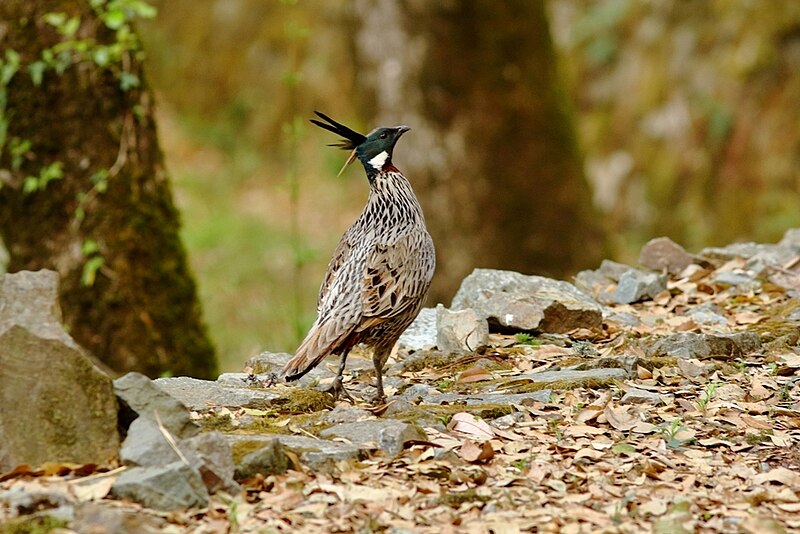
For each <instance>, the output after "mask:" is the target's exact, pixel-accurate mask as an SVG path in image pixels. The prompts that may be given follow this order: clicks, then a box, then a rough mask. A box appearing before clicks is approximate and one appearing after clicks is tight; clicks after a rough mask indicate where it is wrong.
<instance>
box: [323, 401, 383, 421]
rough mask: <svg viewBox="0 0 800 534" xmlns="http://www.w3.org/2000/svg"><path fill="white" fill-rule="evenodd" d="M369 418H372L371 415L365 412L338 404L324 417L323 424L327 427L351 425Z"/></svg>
mask: <svg viewBox="0 0 800 534" xmlns="http://www.w3.org/2000/svg"><path fill="white" fill-rule="evenodd" d="M371 417H373V415H372V413H370V412H368V411H367V410H364V409H361V408H353V407H349V406H346V405H343V404H338V405H337V406H336V407H335V408H334V409H333V410H331V411H330V412H329V413H328V415H326V416H325V418H324V422H325V423H326V424H329V425H336V424H339V423H353V422H355V421H360V420H362V419H368V418H371Z"/></svg>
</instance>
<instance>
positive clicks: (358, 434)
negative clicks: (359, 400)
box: [319, 419, 427, 455]
mask: <svg viewBox="0 0 800 534" xmlns="http://www.w3.org/2000/svg"><path fill="white" fill-rule="evenodd" d="M319 435H320V437H324V438H343V439H346V440H348V441H349V442H351V443H353V444H354V445H357V446H358V447H360V448H362V449H381V450H383V451H384V452H385V453H386V454H389V455H396V454H399V453H400V452H402V451H403V447H404V444H405V443H406V442H407V441H411V440H425V439H427V436H426V435H425V433H424V432H422V431H421V430H420V429H419V428H418V427H416V426H414V425H412V424H410V423H406V422H404V421H397V420H395V419H372V420H368V421H356V422H353V423H342V424H339V425H335V426H332V427H330V428H326V429H325V430H323V431H322V432H320V433H319Z"/></svg>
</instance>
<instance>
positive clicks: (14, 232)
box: [0, 0, 216, 377]
mask: <svg viewBox="0 0 800 534" xmlns="http://www.w3.org/2000/svg"><path fill="white" fill-rule="evenodd" d="M145 7H146V6H145ZM131 16H132V15H131V13H130V11H129V10H128V11H123V9H122V8H117V7H114V5H113V4H112V5H111V6H109V4H103V5H101V6H99V7H97V8H91V7H90V5H89V2H86V1H79V0H60V1H58V0H52V1H37V2H30V1H29V0H3V2H2V3H0V50H3V51H4V53H5V56H4V57H2V58H0V59H1V60H2V61H3V64H2V69H0V72H2V73H3V74H4V77H3V78H2V79H0V83H2V85H0V112H2V113H0V234H1V235H2V239H3V242H4V243H5V246H6V247H7V249H8V251H9V255H10V262H9V266H8V270H9V271H18V270H24V269H28V270H36V269H43V268H47V269H53V270H55V271H57V272H58V273H59V275H60V278H61V289H60V301H61V307H62V310H63V314H64V318H65V322H66V323H67V325H68V328H69V330H70V334H71V335H72V336H73V338H75V340H76V341H78V342H79V343H80V344H81V345H83V346H84V347H85V348H86V349H88V350H89V351H91V352H92V353H94V354H95V355H96V356H97V357H98V358H99V359H100V360H101V361H103V362H105V363H106V364H107V365H108V366H109V367H110V368H111V369H113V370H115V371H119V372H122V371H128V370H138V371H141V372H144V373H146V374H148V375H150V376H157V375H160V374H163V373H173V374H189V375H195V376H200V377H212V376H214V375H215V372H216V363H215V359H214V351H213V347H212V345H211V343H210V341H209V339H208V337H207V335H206V331H205V326H204V325H203V322H202V319H201V310H200V306H199V303H198V300H197V294H196V288H195V284H194V281H193V279H192V277H191V274H190V272H189V269H188V266H187V261H186V254H185V252H184V249H183V246H182V244H181V241H180V238H179V235H178V228H179V221H178V213H177V210H176V209H175V206H174V204H173V202H172V194H171V190H170V186H169V182H168V180H167V175H166V173H165V170H164V166H163V160H162V154H161V152H160V149H159V146H158V140H157V137H156V128H155V123H154V120H153V98H152V94H151V92H150V90H149V89H148V87H147V85H146V84H145V81H144V78H143V72H142V68H141V63H140V59H141V57H142V53H141V50H140V47H139V41H138V38H137V37H136V34H135V32H133V31H132V29H131V26H130V20H129V19H130V17H131Z"/></svg>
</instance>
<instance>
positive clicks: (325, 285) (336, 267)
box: [317, 226, 356, 313]
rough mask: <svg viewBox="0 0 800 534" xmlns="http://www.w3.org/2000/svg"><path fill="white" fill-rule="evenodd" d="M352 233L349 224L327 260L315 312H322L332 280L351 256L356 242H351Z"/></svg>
mask: <svg viewBox="0 0 800 534" xmlns="http://www.w3.org/2000/svg"><path fill="white" fill-rule="evenodd" d="M353 233H354V230H353V227H352V226H351V227H350V228H348V229H347V231H346V232H345V233H344V235H343V236H342V238H341V239H340V240H339V244H338V245H336V249H335V250H334V251H333V255H332V256H331V261H329V262H328V269H327V270H326V271H325V276H324V277H323V279H322V284H321V285H320V286H319V296H318V297H317V313H320V312H322V310H323V308H324V307H325V299H326V298H327V296H328V292H329V291H330V288H331V285H332V284H333V282H334V280H336V277H337V276H338V274H339V271H340V270H341V269H342V265H344V264H345V263H346V262H347V259H348V258H349V257H350V256H351V253H352V252H353V249H354V248H355V246H356V244H355V243H354V242H353V241H354V239H353Z"/></svg>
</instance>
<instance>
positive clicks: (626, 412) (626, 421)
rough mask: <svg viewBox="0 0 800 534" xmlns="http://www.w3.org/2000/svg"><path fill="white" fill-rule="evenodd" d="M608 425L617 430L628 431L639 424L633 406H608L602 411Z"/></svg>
mask: <svg viewBox="0 0 800 534" xmlns="http://www.w3.org/2000/svg"><path fill="white" fill-rule="evenodd" d="M603 415H605V416H606V419H607V420H608V424H610V425H611V426H613V427H614V428H615V429H617V430H621V431H623V432H625V431H628V430H630V429H632V428H633V427H635V426H636V425H637V424H639V423H640V422H641V419H639V416H638V414H637V413H636V410H635V409H634V407H633V406H613V405H611V404H609V405H608V406H606V408H605V410H603Z"/></svg>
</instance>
